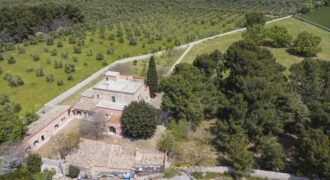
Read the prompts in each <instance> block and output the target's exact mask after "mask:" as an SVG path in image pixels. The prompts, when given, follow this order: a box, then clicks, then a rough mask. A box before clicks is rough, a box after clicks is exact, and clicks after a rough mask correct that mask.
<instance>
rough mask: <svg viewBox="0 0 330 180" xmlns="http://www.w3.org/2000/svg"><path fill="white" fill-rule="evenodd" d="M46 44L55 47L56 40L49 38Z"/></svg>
mask: <svg viewBox="0 0 330 180" xmlns="http://www.w3.org/2000/svg"><path fill="white" fill-rule="evenodd" d="M46 44H47V45H48V46H51V45H53V44H54V39H53V38H52V37H49V38H47V41H46Z"/></svg>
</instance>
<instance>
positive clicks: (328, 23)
mask: <svg viewBox="0 0 330 180" xmlns="http://www.w3.org/2000/svg"><path fill="white" fill-rule="evenodd" d="M302 17H303V18H304V19H307V20H309V21H312V22H315V23H317V24H319V25H322V26H324V27H327V28H329V29H330V7H323V8H321V9H318V10H316V11H313V12H310V13H308V14H305V15H303V16H302Z"/></svg>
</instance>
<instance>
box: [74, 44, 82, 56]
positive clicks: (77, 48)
mask: <svg viewBox="0 0 330 180" xmlns="http://www.w3.org/2000/svg"><path fill="white" fill-rule="evenodd" d="M73 53H75V54H81V48H80V47H79V46H74V47H73Z"/></svg>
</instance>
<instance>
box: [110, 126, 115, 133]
mask: <svg viewBox="0 0 330 180" xmlns="http://www.w3.org/2000/svg"><path fill="white" fill-rule="evenodd" d="M109 133H113V134H116V128H114V127H112V126H109Z"/></svg>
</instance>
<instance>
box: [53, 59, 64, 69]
mask: <svg viewBox="0 0 330 180" xmlns="http://www.w3.org/2000/svg"><path fill="white" fill-rule="evenodd" d="M62 67H63V63H62V61H59V60H57V61H55V65H54V68H55V69H60V68H62Z"/></svg>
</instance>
